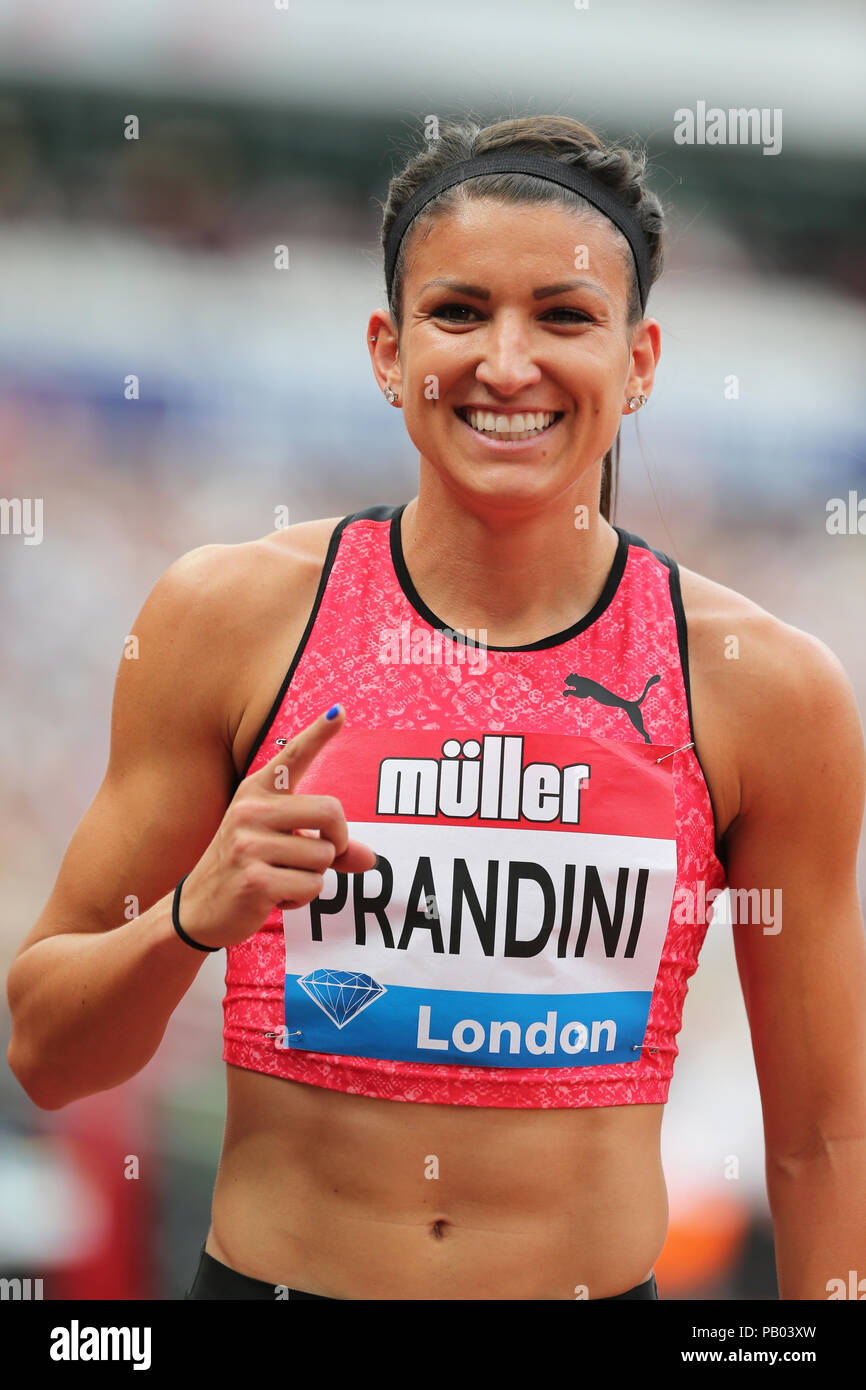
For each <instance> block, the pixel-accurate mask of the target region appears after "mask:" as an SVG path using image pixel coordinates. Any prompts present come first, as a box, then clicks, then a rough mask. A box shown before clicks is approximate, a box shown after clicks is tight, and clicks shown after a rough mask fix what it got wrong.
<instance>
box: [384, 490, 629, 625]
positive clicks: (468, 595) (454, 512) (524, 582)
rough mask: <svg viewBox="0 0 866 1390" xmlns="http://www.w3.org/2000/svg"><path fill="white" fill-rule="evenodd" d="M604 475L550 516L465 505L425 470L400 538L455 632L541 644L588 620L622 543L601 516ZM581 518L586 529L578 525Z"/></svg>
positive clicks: (421, 585) (559, 501) (556, 505)
mask: <svg viewBox="0 0 866 1390" xmlns="http://www.w3.org/2000/svg"><path fill="white" fill-rule="evenodd" d="M600 469H601V464H600V463H599V465H598V466H597V467H596V468H595V469H593V470H591V473H592V476H591V477H590V478H587V477H586V476H584V477H582V478H581V479H579V480H578V482H577V483H576V484H575V485H574V486H573V487H571V488H568V489H566V490H565V491H564V492H563V493H562V494H561V495H560V496H559V497H557V498H555V499H554V500H553V501H552V502H550V503H548V504H547V505H545V506H544V507H543V508H541V509H535V510H532V509H528V508H527V509H523V510H519V511H518V510H509V511H504V510H503V509H502V508H499V507H496V506H495V505H494V506H490V507H488V506H487V505H486V499H484V498H480V499H463V498H460V497H457V496H456V495H455V494H454V493H453V492H452V491H450V490H449V489H448V488H447V487H446V486H445V485H444V484H443V482H442V480H441V478H440V477H439V475H438V474H432V476H431V471H429V470H425V471H422V475H421V484H420V487H419V491H418V496H417V497H415V498H413V499H412V501H411V502H409V503H408V504H407V506H406V508H405V510H404V512H403V515H402V517H401V532H400V535H401V542H402V547H403V557H404V559H405V562H406V567H407V569H408V571H409V574H410V576H411V578H412V582H413V584H414V585H415V588H416V589H417V590H418V593H419V594H420V596H421V598H422V599H423V600H424V602H425V603H426V604H427V605H428V607H429V608H431V609H432V611H433V612H434V613H435V614H436V615H437V617H438V618H440V619H441V620H442V622H443V623H445V624H446V625H447V626H449V627H452V628H454V629H456V630H458V631H467V630H474V631H475V632H476V633H478V632H479V629H480V630H481V632H480V636H481V640H483V641H484V642H485V644H487V645H490V646H503V647H504V646H524V645H526V644H527V643H530V642H537V641H539V640H540V639H541V638H543V637H549V636H551V635H552V634H553V633H555V632H559V631H561V630H562V629H564V628H566V627H569V626H570V625H571V624H572V623H575V622H577V621H578V620H579V619H580V618H582V617H584V616H585V614H586V613H588V612H589V611H590V609H591V608H592V606H593V604H594V603H595V602H596V601H597V599H598V597H599V595H600V593H601V591H602V589H603V587H604V583H605V580H606V579H607V576H608V573H609V572H610V567H611V565H612V564H613V559H614V555H615V554H616V548H617V543H618V537H617V534H616V532H615V530H614V529H613V527H612V526H610V525H609V524H608V522H606V521H605V520H604V518H603V517H602V516H601V515H600V513H599V510H598V491H599V483H600ZM576 509H577V510H576ZM584 509H585V510H584ZM581 517H584V518H585V525H577V526H576V525H575V521H576V520H578V521H580V519H581ZM485 631H486V637H484V635H483V634H484V632H485Z"/></svg>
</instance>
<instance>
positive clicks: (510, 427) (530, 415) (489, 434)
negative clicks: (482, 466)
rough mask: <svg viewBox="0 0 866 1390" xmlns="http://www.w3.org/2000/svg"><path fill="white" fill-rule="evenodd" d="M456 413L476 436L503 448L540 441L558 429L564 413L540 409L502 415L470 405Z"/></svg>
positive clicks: (459, 407)
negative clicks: (473, 408) (557, 426)
mask: <svg viewBox="0 0 866 1390" xmlns="http://www.w3.org/2000/svg"><path fill="white" fill-rule="evenodd" d="M454 413H455V415H456V416H457V418H458V419H459V420H462V421H463V424H464V425H466V427H467V428H468V429H470V430H472V433H473V434H475V435H477V436H478V437H479V438H481V439H486V440H487V441H488V442H489V443H490V444H492V445H494V446H498V447H500V448H508V447H509V445H513V444H519V443H524V442H526V441H527V440H533V439H540V438H541V437H542V436H543V435H547V434H549V433H550V431H551V430H552V429H555V428H556V425H557V424H558V423H559V421H560V420H561V419H562V416H563V414H564V412H563V411H561V410H555V411H554V410H537V411H527V412H525V413H523V414H515V415H501V414H497V413H495V412H494V411H483V410H470V409H469V407H468V406H458V407H457V408H456V409H455V412H454Z"/></svg>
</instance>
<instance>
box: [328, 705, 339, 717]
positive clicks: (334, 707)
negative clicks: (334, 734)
mask: <svg viewBox="0 0 866 1390" xmlns="http://www.w3.org/2000/svg"><path fill="white" fill-rule="evenodd" d="M339 713H340V706H339V705H331V708H330V709H329V710H328V712H327V714H326V715H325V718H326V719H336V717H337V715H338V714H339Z"/></svg>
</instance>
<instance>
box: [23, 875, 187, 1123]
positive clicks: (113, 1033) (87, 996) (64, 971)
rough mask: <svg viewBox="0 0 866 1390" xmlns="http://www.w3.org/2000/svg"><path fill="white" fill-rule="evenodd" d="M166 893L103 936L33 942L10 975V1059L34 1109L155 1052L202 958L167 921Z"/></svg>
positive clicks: (87, 1090) (92, 1086)
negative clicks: (149, 906)
mask: <svg viewBox="0 0 866 1390" xmlns="http://www.w3.org/2000/svg"><path fill="white" fill-rule="evenodd" d="M172 896H173V894H172V893H169V894H167V895H166V896H165V897H164V898H161V899H160V900H159V902H157V903H154V905H153V907H151V908H149V909H148V910H147V912H143V913H142V914H141V916H140V917H137V918H136V919H135V920H133V921H131V922H124V923H123V925H122V926H119V927H116V928H115V929H114V930H113V931H108V932H69V933H61V934H60V935H57V936H50V937H46V938H44V939H43V940H41V941H37V942H35V943H34V945H32V946H31V947H29V949H28V950H26V951H25V952H24V953H23V954H22V955H21V956H20V957H19V959H18V960H17V961H16V962H15V964H14V965H13V967H12V970H11V971H10V974H9V986H8V993H9V1004H10V1009H11V1013H12V1039H11V1042H10V1044H9V1053H8V1058H9V1065H10V1067H11V1068H12V1071H13V1072H14V1073H15V1075H16V1076H17V1078H18V1080H19V1081H20V1082H21V1085H22V1086H23V1087H24V1089H25V1090H26V1091H27V1093H28V1095H29V1096H30V1097H31V1099H33V1100H34V1101H35V1102H36V1104H37V1105H40V1106H42V1107H43V1108H45V1109H51V1110H54V1109H58V1108H60V1107H61V1106H63V1105H67V1104H69V1102H70V1101H73V1100H79V1099H81V1097H83V1096H87V1095H92V1094H93V1093H94V1092H96V1091H105V1090H108V1089H110V1088H111V1087H112V1086H118V1085H120V1084H121V1083H122V1082H123V1081H127V1080H128V1079H129V1078H130V1077H131V1076H134V1075H135V1074H136V1073H137V1072H138V1071H140V1070H141V1068H142V1067H143V1066H144V1065H145V1064H146V1063H147V1062H148V1061H149V1060H150V1058H151V1057H152V1056H153V1054H154V1052H155V1051H156V1049H157V1048H158V1046H159V1044H160V1042H161V1040H162V1037H163V1034H164V1032H165V1029H166V1026H167V1024H168V1020H169V1018H170V1017H171V1015H172V1013H173V1011H174V1009H175V1008H176V1007H177V1005H178V1003H179V1002H180V1000H181V999H182V998H183V996H184V994H185V993H186V991H187V990H188V989H189V987H190V985H191V984H192V981H193V980H194V979H195V976H196V975H197V973H198V971H199V969H200V968H201V965H202V962H203V961H204V959H205V954H204V953H203V952H199V951H196V950H195V949H193V947H191V946H187V945H186V944H185V943H184V942H182V941H181V940H180V938H179V937H178V935H177V933H176V932H175V931H174V928H173V926H172V922H171V904H172Z"/></svg>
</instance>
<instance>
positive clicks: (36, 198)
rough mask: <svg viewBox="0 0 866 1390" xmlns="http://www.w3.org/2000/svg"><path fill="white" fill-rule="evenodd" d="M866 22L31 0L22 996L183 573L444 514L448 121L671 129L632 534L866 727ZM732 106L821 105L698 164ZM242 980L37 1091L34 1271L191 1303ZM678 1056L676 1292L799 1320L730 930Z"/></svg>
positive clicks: (14, 424)
mask: <svg viewBox="0 0 866 1390" xmlns="http://www.w3.org/2000/svg"><path fill="white" fill-rule="evenodd" d="M864 29H866V14H864V11H863V9H862V7H861V6H859V5H855V4H854V3H850V4H848V3H843V0H825V3H824V4H822V5H821V6H819V7H816V6H814V5H812V4H811V3H810V4H806V3H803V2H802V0H785V2H784V3H782V0H762V2H761V4H760V5H758V6H755V5H754V4H753V3H752V0H729V3H728V4H727V5H725V6H724V7H721V8H719V7H716V6H712V7H711V6H697V7H696V6H695V5H694V3H693V2H692V3H689V0H661V3H660V4H658V5H656V6H654V7H652V8H651V9H649V10H648V9H647V7H646V6H645V5H643V4H640V3H638V2H637V0H624V2H622V3H608V4H602V3H600V0H599V3H596V0H591V3H588V4H586V5H585V6H581V5H579V4H574V3H572V2H571V0H534V3H532V4H531V5H530V4H527V3H515V0H496V3H495V4H494V3H492V2H491V0H478V2H477V3H475V4H473V5H471V6H467V5H465V4H464V3H462V2H460V3H458V0H438V3H437V5H436V6H435V9H434V10H432V11H431V10H430V8H429V7H428V6H420V5H419V6H412V5H406V4H404V3H400V4H396V3H385V2H384V0H370V3H367V4H365V5H363V6H360V5H358V4H357V3H352V2H351V0H346V2H345V3H335V0H318V3H317V4H315V5H309V6H308V5H302V4H300V3H297V0H286V3H285V4H282V3H281V0H276V3H274V0H260V2H259V3H253V0H245V3H239V2H238V0H234V3H229V2H228V0H209V3H208V4H207V5H204V4H202V3H194V2H193V0H147V3H143V0H125V3H124V4H123V5H121V6H117V5H111V4H108V3H106V0H78V3H77V4H76V6H75V7H74V15H73V14H71V13H70V14H69V15H66V14H65V13H64V11H63V8H62V7H60V8H59V9H58V7H57V6H55V5H48V4H46V3H44V0H0V492H2V495H3V497H4V498H6V499H12V498H36V497H38V498H42V499H43V503H44V512H43V534H42V539H41V542H40V543H38V544H35V543H33V544H31V543H28V541H27V539H26V536H25V533H24V530H23V528H22V527H19V528H18V533H17V534H16V533H15V528H14V527H13V526H12V525H11V523H10V524H6V523H4V530H3V534H2V535H0V570H2V580H0V582H2V595H3V603H2V625H0V660H2V664H3V670H4V675H5V679H4V680H3V682H2V686H0V740H2V757H3V767H4V773H5V776H4V786H3V800H2V806H0V891H2V902H3V912H2V919H0V962H2V966H3V973H4V976H5V973H6V970H7V969H8V966H9V963H10V961H11V959H12V956H13V954H14V952H15V951H16V949H17V947H18V945H19V943H20V941H21V939H22V938H23V936H24V935H25V934H26V932H27V931H28V930H29V929H30V927H31V926H32V924H33V922H34V920H35V919H36V917H37V916H38V914H39V912H40V911H41V910H42V907H43V906H44V903H45V900H46V898H47V897H48V894H49V892H50V890H51V887H52V884H53V882H54V878H55V875H56V872H57V869H58V867H59V863H60V860H61V858H62V855H63V853H64V850H65V848H66V845H67V843H68V841H69V839H70V837H71V835H72V832H73V830H74V828H75V826H76V824H77V823H78V821H79V819H80V817H81V816H82V814H83V813H84V811H85V809H86V808H87V806H88V804H89V802H90V801H91V799H92V797H93V796H94V794H95V792H96V790H97V788H98V786H99V783H100V781H101V780H102V776H103V773H104V769H105V763H106V758H107V753H108V735H109V717H110V710H111V698H112V690H113V684H114V679H115V675H116V671H117V666H118V662H119V660H120V655H121V651H122V645H123V641H124V637H125V635H126V634H127V633H128V632H129V631H130V630H131V626H132V624H133V621H134V619H135V616H136V614H137V613H138V611H139V609H140V608H141V605H142V603H143V602H144V599H145V597H146V595H147V593H148V592H149V590H150V589H151V587H152V586H153V584H154V583H155V581H156V579H157V578H158V576H159V575H160V574H161V573H162V571H163V570H164V569H165V568H166V567H167V566H168V565H169V564H170V563H171V562H172V560H174V559H175V558H176V557H177V556H178V555H180V554H182V553H183V552H185V551H187V550H190V549H192V548H194V547H195V546H198V545H202V544H205V543H207V542H212V541H219V542H240V541H244V540H248V539H251V538H253V537H257V536H260V535H263V534H265V533H267V532H269V531H271V530H273V529H274V526H275V525H276V524H277V523H276V521H275V509H276V508H278V507H280V506H285V507H288V509H289V520H290V522H295V521H302V520H305V519H308V518H311V517H316V516H329V515H337V514H341V515H344V514H346V513H348V512H350V511H353V510H355V509H357V508H360V507H363V506H367V505H369V504H370V503H373V502H389V503H390V502H398V501H403V500H407V499H408V498H410V497H411V496H413V495H414V492H415V479H416V476H417V461H416V454H415V450H414V448H413V446H412V444H411V441H410V440H409V438H408V436H407V435H406V433H405V430H404V429H403V427H402V417H401V415H400V413H399V412H398V411H395V410H393V409H391V408H390V407H389V406H388V405H387V404H386V403H385V402H384V400H383V398H382V396H381V393H380V392H379V390H378V387H377V386H376V383H375V381H374V379H373V376H372V373H371V369H370V366H369V361H368V355H367V349H366V344H365V329H366V322H367V318H368V315H369V314H370V312H371V311H372V310H373V309H374V308H375V307H377V306H379V305H383V304H384V303H385V294H384V285H383V277H382V272H381V267H380V260H379V253H378V224H379V213H380V203H381V202H382V201H383V200H384V198H385V195H386V190H387V184H388V179H389V177H390V175H391V173H392V172H394V171H395V170H396V169H397V168H399V167H400V165H401V163H402V162H403V158H404V156H405V155H408V153H409V152H410V151H413V150H414V149H416V148H418V146H419V145H420V143H421V140H422V139H423V132H424V124H425V121H426V119H427V118H428V117H429V116H431V115H435V116H438V117H439V118H440V120H441V119H444V118H447V117H449V116H455V115H460V114H463V113H464V112H465V111H466V109H467V108H468V109H469V110H470V111H471V112H472V114H474V115H475V116H476V117H478V118H480V119H481V121H482V122H486V121H489V120H496V119H501V118H503V117H506V116H513V115H521V114H530V115H531V114H540V113H546V112H556V113H560V114H565V115H570V116H573V117H576V118H578V119H580V120H583V121H585V122H587V123H588V124H590V125H592V126H594V127H595V128H597V129H598V130H599V132H600V133H601V134H602V135H604V136H606V137H607V138H619V139H622V138H627V137H629V136H631V135H637V136H638V137H639V138H640V139H641V140H643V141H644V142H645V143H646V144H647V145H648V147H649V151H650V155H651V161H652V164H651V168H652V173H651V179H650V181H651V184H652V187H653V188H654V189H655V191H656V192H657V193H658V194H659V195H660V196H661V198H662V199H663V201H664V203H665V205H666V207H667V209H668V215H669V234H668V243H667V253H666V259H667V265H666V271H665V274H664V276H663V278H662V280H661V281H660V283H659V284H658V285H657V286H656V287H655V289H654V290H653V292H652V296H651V299H650V303H649V309H648V312H649V313H651V314H652V315H653V316H654V317H657V318H658V319H659V320H660V321H661V325H662V344H663V349H662V357H661V362H660V364H659V370H658V374H657V378H656V385H655V390H654V392H653V397H652V402H651V404H650V406H649V407H648V408H645V409H644V410H643V411H642V412H641V413H640V415H638V416H635V417H634V418H633V420H631V419H629V420H625V421H624V423H623V451H622V465H621V485H620V496H619V505H618V509H617V513H616V516H615V518H614V519H615V520H616V521H617V522H618V523H619V524H620V525H623V526H626V527H627V528H628V529H630V530H632V531H635V532H637V534H638V535H641V536H643V537H644V538H645V539H646V540H648V541H649V542H650V544H652V545H655V546H657V547H660V548H661V549H663V550H665V551H667V552H668V553H669V554H671V555H673V556H674V557H675V558H676V559H677V560H678V561H679V562H680V563H681V564H683V565H686V566H688V567H690V568H692V569H696V570H699V571H700V572H702V573H703V574H706V575H708V576H709V577H711V578H712V579H715V580H717V581H719V582H720V583H722V584H726V585H728V586H730V587H731V588H734V589H737V590H738V591H739V592H741V593H744V594H747V595H748V596H749V597H750V598H752V599H753V600H755V601H756V602H757V603H759V604H761V605H762V606H763V607H765V608H767V609H769V610H770V611H771V612H773V613H774V614H776V615H777V616H779V617H780V618H782V619H784V620H785V621H786V622H788V623H791V624H794V625H795V626H797V627H801V628H804V629H805V630H807V631H809V632H812V633H814V634H816V635H817V636H818V637H820V638H821V639H822V640H823V641H824V642H826V643H827V644H828V645H829V646H830V647H831V648H832V649H833V650H834V651H835V652H836V653H837V655H838V656H839V657H840V658H841V660H842V662H843V663H844V665H845V667H846V669H847V671H848V673H849V675H850V678H851V681H852V683H853V685H854V688H855V691H856V693H857V697H858V700H859V702H860V707H861V710H862V709H863V708H864V706H866V644H864V642H863V617H864V612H863V595H864V593H866V558H864V549H866V539H864V535H866V515H864V518H863V521H862V523H861V524H862V528H863V533H864V534H858V533H857V530H856V505H857V502H858V501H859V500H861V499H866V429H864V424H863V420H864V411H863V385H864V382H863V368H862V363H863V360H864V349H866V312H864V309H866V306H864V296H866V252H864V244H863V231H862V229H863V225H864V214H866V207H864V203H866V180H864V165H866V155H864V148H863V141H862V134H863V130H864V117H866V109H864V108H866V97H864V84H863V80H862V63H863V57H864ZM699 101H703V102H706V104H707V106H720V107H722V108H724V109H726V110H727V109H728V108H729V107H739V106H747V107H757V108H759V109H767V110H769V111H775V110H779V111H781V113H782V116H781V121H782V124H781V127H780V126H779V124H778V122H779V118H778V117H776V122H777V126H776V136H777V138H778V134H779V130H781V135H782V147H781V150H780V152H779V153H777V154H774V155H766V154H764V153H763V151H762V148H761V146H760V145H757V144H756V145H714V146H713V145H708V144H697V143H695V144H678V143H676V141H675V140H674V129H675V119H674V113H675V111H677V110H678V109H680V108H684V107H686V108H690V109H692V110H695V109H696V106H697V103H698V102H699ZM130 117H135V118H137V123H138V131H137V138H135V139H128V138H125V131H126V132H129V131H130V130H131V129H132V128H133V126H134V122H133V123H131V122H130ZM277 244H285V245H287V246H288V247H289V251H290V269H289V270H288V271H285V272H278V271H276V270H275V269H274V247H275V246H276V245H277ZM129 374H135V375H136V376H137V377H138V378H139V382H140V394H139V398H138V399H135V400H130V399H127V398H126V396H125V393H124V383H125V379H126V378H127V377H128V376H129ZM732 383H733V384H732ZM335 384H336V385H337V386H338V389H335ZM833 498H841V499H843V500H844V501H845V503H846V513H847V512H848V511H849V510H850V515H851V517H853V518H854V520H853V521H851V522H849V524H848V525H847V527H846V533H843V534H830V532H829V531H828V525H827V516H828V504H830V502H831V499H833ZM849 503H850V508H849ZM863 510H864V513H866V503H864V508H863ZM288 655H289V654H287V665H288ZM58 770H59V775H58ZM861 879H862V875H861ZM223 969H224V957H223V956H222V955H217V956H214V957H212V958H209V959H208V960H207V961H206V962H205V964H204V966H203V968H202V969H201V971H200V973H199V975H198V978H197V980H196V982H195V984H194V986H193V988H192V989H191V990H190V992H189V994H188V995H187V996H186V998H185V999H184V1000H183V1002H182V1004H181V1005H180V1007H179V1008H178V1009H177V1011H176V1013H175V1015H174V1016H173V1018H172V1020H171V1023H170V1025H169V1028H168V1032H167V1034H166V1036H165V1039H164V1041H163V1043H162V1046H161V1048H160V1049H159V1052H158V1054H157V1056H156V1057H155V1058H154V1060H153V1061H152V1062H151V1064H150V1065H149V1066H148V1067H147V1068H146V1069H145V1070H144V1071H143V1072H142V1073H141V1074H140V1075H139V1076H138V1077H136V1078H135V1079H134V1080H133V1081H131V1082H130V1083H128V1084H127V1085H126V1086H124V1087H121V1088H119V1089H118V1090H116V1091H112V1092H110V1093H108V1094H105V1095H102V1096H97V1097H94V1098H91V1099H89V1100H87V1101H83V1102H80V1103H78V1104H76V1105H73V1106H70V1107H67V1108H66V1109H65V1110H63V1111H58V1112H43V1111H40V1110H39V1109H38V1108H37V1107H36V1106H34V1105H33V1104H32V1103H31V1102H30V1101H29V1100H28V1098H27V1096H26V1095H25V1094H24V1092H23V1091H22V1090H21V1088H20V1086H19V1085H18V1084H17V1082H16V1081H15V1079H14V1077H13V1076H12V1074H11V1073H10V1072H9V1070H8V1067H6V1066H5V1065H4V1066H2V1067H0V1115H2V1119H0V1275H3V1276H7V1277H42V1278H43V1279H44V1288H45V1297H49V1298H59V1297H72V1298H86V1299H89V1298H109V1299H110V1298H124V1299H125V1298H134V1297H144V1298H152V1299H176V1298H180V1297H182V1295H183V1291H184V1289H185V1288H186V1287H187V1285H188V1283H189V1280H190V1278H191V1275H192V1273H193V1270H194V1268H195V1264H196V1260H197V1255H198V1250H199V1247H200V1246H201V1244H202V1242H203V1240H204V1238H205V1234H206V1232H207V1228H208V1222H209V1210H210V1200H211V1191H212V1185H213V1181H214V1176H215V1172H216V1167H217V1162H218V1158H219V1152H220V1143H221V1137H222V1123H223V1116H224V1075H223V1074H224V1067H223V1064H222V1063H221V1061H220V1060H219V1059H220V1053H221V1046H222V1044H221V1028H222V1011H221V1007H220V1001H221V997H222V974H223ZM3 1010H4V1012H3V1013H2V1030H3V1046H4V1052H5V1046H6V1041H7V1039H8V1018H7V1016H6V1013H5V1000H4V1003H3ZM679 1045H680V1057H679V1060H678V1063H677V1069H676V1073H675V1076H674V1080H673V1083H672V1087H671V1094H670V1101H669V1104H668V1108H667V1112H666V1116H665V1122H664V1127H663V1159H664V1165H665V1170H666V1174H667V1178H668V1184H669V1189H670V1201H671V1228H670V1234H669V1237H668V1241H667V1245H666V1247H665V1251H664V1253H663V1255H662V1258H661V1259H660V1261H659V1262H658V1264H657V1266H656V1273H657V1277H658V1282H659V1287H660V1290H661V1295H662V1297H663V1298H665V1297H667V1298H695V1299H709V1298H723V1299H734V1298H746V1299H773V1298H776V1297H777V1289H776V1281H775V1269H774V1259H773V1244H772V1229H771V1225H770V1221H769V1213H768V1208H767V1201H766V1190H765V1185H764V1171H763V1138H762V1127H761V1110H760V1099H759V1095H758V1090H757V1084H756V1081H755V1075H754V1066H753V1062H752V1056H751V1048H750V1043H749V1034H748V1026H747V1022H746V1017H745V1012H744V1008H743V1004H742V998H741V995H740V990H739V984H738V981H737V975H736V967H735V963H734V956H733V949H732V943H731V934H730V927H729V926H727V927H726V926H725V925H723V924H720V923H719V922H716V923H715V924H711V926H710V928H709V930H708V933H707V939H706V943H705V945H704V949H703V953H702V956H701V965H700V968H699V970H698V973H697V975H696V976H695V977H694V979H693V981H692V986H691V989H690V993H689V996H688V999H687V1001H686V1007H685V1017H684V1026H683V1029H682V1033H681V1034H680V1038H679ZM133 1158H135V1159H137V1160H138V1163H137V1165H136V1164H134V1163H132V1162H131V1159H133ZM136 1172H137V1174H138V1175H137V1176H136Z"/></svg>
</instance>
